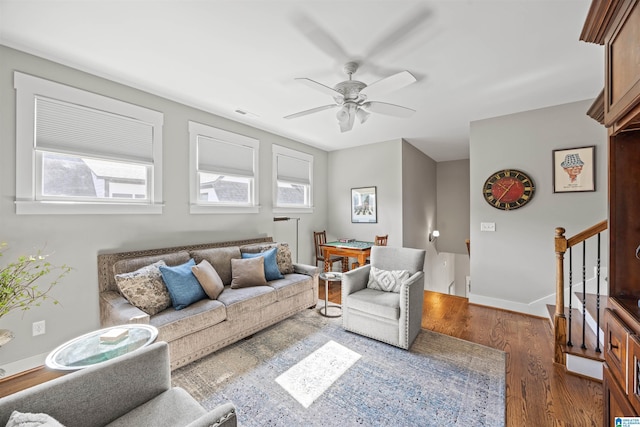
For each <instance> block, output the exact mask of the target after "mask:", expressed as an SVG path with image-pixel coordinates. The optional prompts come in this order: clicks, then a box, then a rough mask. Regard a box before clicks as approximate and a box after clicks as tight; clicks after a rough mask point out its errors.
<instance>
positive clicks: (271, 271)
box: [242, 248, 284, 281]
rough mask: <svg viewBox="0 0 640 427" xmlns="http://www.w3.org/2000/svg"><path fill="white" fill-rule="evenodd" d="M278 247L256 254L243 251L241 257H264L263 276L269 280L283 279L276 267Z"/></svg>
mask: <svg viewBox="0 0 640 427" xmlns="http://www.w3.org/2000/svg"><path fill="white" fill-rule="evenodd" d="M277 251H278V248H271V249H269V250H268V251H264V252H260V253H258V254H247V253H243V254H242V258H257V257H260V256H261V257H264V277H265V279H267V281H269V280H277V279H284V276H283V275H282V273H280V269H279V268H278V262H277V261H276V254H277Z"/></svg>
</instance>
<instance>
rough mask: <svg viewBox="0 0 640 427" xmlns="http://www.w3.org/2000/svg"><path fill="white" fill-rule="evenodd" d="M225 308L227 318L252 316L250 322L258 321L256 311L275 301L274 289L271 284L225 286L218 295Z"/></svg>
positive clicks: (234, 318) (231, 319)
mask: <svg viewBox="0 0 640 427" xmlns="http://www.w3.org/2000/svg"><path fill="white" fill-rule="evenodd" d="M218 301H220V302H222V303H223V304H224V305H225V307H226V308H227V319H228V320H230V321H233V320H236V319H238V318H240V317H246V316H252V318H253V320H252V322H253V323H254V324H257V323H258V319H257V313H258V312H259V311H260V309H261V308H263V307H265V306H267V305H269V304H273V303H274V302H276V301H277V296H276V291H275V289H273V288H272V287H271V286H253V287H250V288H238V289H232V288H230V287H226V288H225V289H224V291H223V292H222V293H221V294H220V296H219V297H218Z"/></svg>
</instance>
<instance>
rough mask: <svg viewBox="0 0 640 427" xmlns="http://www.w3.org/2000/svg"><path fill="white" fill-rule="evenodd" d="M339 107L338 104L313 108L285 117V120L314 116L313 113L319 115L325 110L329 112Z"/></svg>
mask: <svg viewBox="0 0 640 427" xmlns="http://www.w3.org/2000/svg"><path fill="white" fill-rule="evenodd" d="M336 107H338V105H337V104H331V105H323V106H322V107H316V108H312V109H310V110H304V111H300V112H299V113H294V114H289V115H288V116H285V117H284V118H285V119H295V118H298V117H302V116H306V115H309V114H313V113H317V112H319V111H324V110H328V109H330V108H336Z"/></svg>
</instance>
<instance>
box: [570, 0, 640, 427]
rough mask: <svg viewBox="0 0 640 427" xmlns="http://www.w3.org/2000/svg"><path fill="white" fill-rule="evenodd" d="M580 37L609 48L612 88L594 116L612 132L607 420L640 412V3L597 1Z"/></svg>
mask: <svg viewBox="0 0 640 427" xmlns="http://www.w3.org/2000/svg"><path fill="white" fill-rule="evenodd" d="M580 39H581V40H583V41H587V42H591V43H598V44H601V45H603V46H604V56H605V81H604V90H603V92H602V94H601V96H600V97H598V99H597V100H596V102H595V103H594V105H593V106H592V107H591V108H590V109H589V112H588V114H589V115H590V116H591V117H593V118H595V119H596V120H598V121H600V122H601V123H603V124H604V125H605V126H606V127H607V129H608V135H609V168H608V169H609V280H608V282H609V301H608V305H609V309H608V310H607V313H606V315H605V350H604V351H605V368H604V381H603V385H604V392H605V396H604V397H605V399H604V403H605V410H604V420H603V421H604V425H605V426H614V423H613V419H614V417H616V416H637V414H640V307H639V306H638V301H639V300H640V259H637V258H636V248H637V247H638V246H639V245H640V197H638V193H639V192H640V0H592V3H591V8H590V9H589V13H588V14H587V18H586V21H585V25H584V27H583V29H582V34H581V35H580Z"/></svg>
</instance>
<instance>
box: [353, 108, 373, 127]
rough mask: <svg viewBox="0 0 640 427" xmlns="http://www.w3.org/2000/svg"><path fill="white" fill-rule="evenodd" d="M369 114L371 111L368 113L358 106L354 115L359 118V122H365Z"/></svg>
mask: <svg viewBox="0 0 640 427" xmlns="http://www.w3.org/2000/svg"><path fill="white" fill-rule="evenodd" d="M370 115H371V113H369V112H368V111H365V110H364V109H362V108H358V109H357V110H356V116H357V117H358V120H360V124H362V123H364V122H366V121H367V119H368V118H369V116H370Z"/></svg>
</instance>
